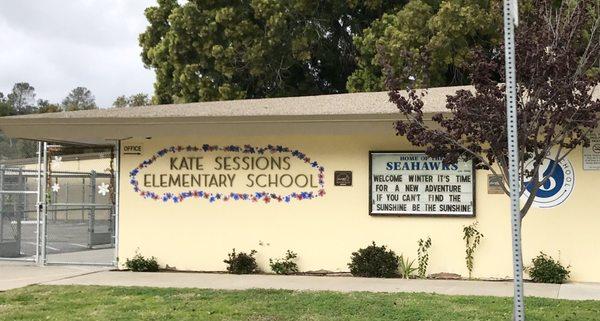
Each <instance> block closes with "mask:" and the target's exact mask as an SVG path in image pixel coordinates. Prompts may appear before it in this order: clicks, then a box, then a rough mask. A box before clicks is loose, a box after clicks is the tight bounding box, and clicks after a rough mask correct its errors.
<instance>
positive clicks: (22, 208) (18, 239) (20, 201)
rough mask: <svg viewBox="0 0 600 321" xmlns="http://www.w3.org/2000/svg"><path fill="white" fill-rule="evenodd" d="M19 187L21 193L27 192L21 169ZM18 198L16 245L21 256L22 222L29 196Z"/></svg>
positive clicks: (24, 195)
mask: <svg viewBox="0 0 600 321" xmlns="http://www.w3.org/2000/svg"><path fill="white" fill-rule="evenodd" d="M17 186H19V187H18V189H19V191H25V188H26V187H25V178H24V177H23V169H21V168H20V169H19V178H18V180H17ZM16 198H17V202H15V220H16V223H17V231H16V233H15V243H16V247H17V251H18V254H21V228H22V225H21V221H22V220H23V215H24V214H25V199H27V194H19V195H17V197H16Z"/></svg>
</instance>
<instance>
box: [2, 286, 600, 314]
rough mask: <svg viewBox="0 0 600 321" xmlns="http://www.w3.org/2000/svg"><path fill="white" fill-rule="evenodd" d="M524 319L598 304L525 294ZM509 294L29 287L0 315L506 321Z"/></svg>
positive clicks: (6, 299) (5, 299) (597, 308)
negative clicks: (502, 295) (493, 295)
mask: <svg viewBox="0 0 600 321" xmlns="http://www.w3.org/2000/svg"><path fill="white" fill-rule="evenodd" d="M526 304H527V309H528V312H527V320H528V321H533V320H578V321H583V320H600V302H594V301H564V300H551V299H539V298H529V299H527V301H526ZM511 311H512V307H511V299H510V298H495V297H473V296H447V295H436V294H410V293H398V294H384V293H366V292H356V293H336V292H294V291H283V290H248V291H214V290H200V289H158V288H137V287H100V286H30V287H26V288H21V289H17V290H11V291H7V292H4V293H0V320H7V321H8V320H10V321H16V320H28V321H29V320H60V321H68V320H86V321H87V320H90V321H91V320H132V321H133V320H135V321H138V320H153V321H154V320H177V321H182V320H252V321H266V320H269V321H275V320H310V321H313V320H315V321H316V320H410V321H416V320H435V321H450V320H503V321H509V320H511Z"/></svg>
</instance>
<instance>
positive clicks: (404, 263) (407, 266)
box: [398, 255, 418, 279]
mask: <svg viewBox="0 0 600 321" xmlns="http://www.w3.org/2000/svg"><path fill="white" fill-rule="evenodd" d="M414 264H415V260H410V259H409V258H408V257H407V258H404V255H400V258H399V264H398V271H400V276H401V277H403V278H405V279H410V278H411V277H412V276H413V274H415V272H416V271H417V270H418V269H417V268H416V267H414V266H413V265H414Z"/></svg>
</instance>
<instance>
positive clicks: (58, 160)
mask: <svg viewBox="0 0 600 321" xmlns="http://www.w3.org/2000/svg"><path fill="white" fill-rule="evenodd" d="M61 164H62V156H54V159H53V160H52V166H54V167H56V168H58V167H60V165H61Z"/></svg>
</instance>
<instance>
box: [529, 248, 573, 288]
mask: <svg viewBox="0 0 600 321" xmlns="http://www.w3.org/2000/svg"><path fill="white" fill-rule="evenodd" d="M531 263H532V266H531V267H529V268H527V272H529V276H530V277H531V280H532V281H533V282H538V283H558V284H560V283H564V282H565V281H566V280H567V279H568V278H569V274H571V271H569V266H567V267H564V266H562V264H560V262H558V261H555V260H554V259H553V258H552V257H550V256H548V255H546V254H544V252H540V255H538V256H536V257H535V258H533V260H531Z"/></svg>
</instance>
